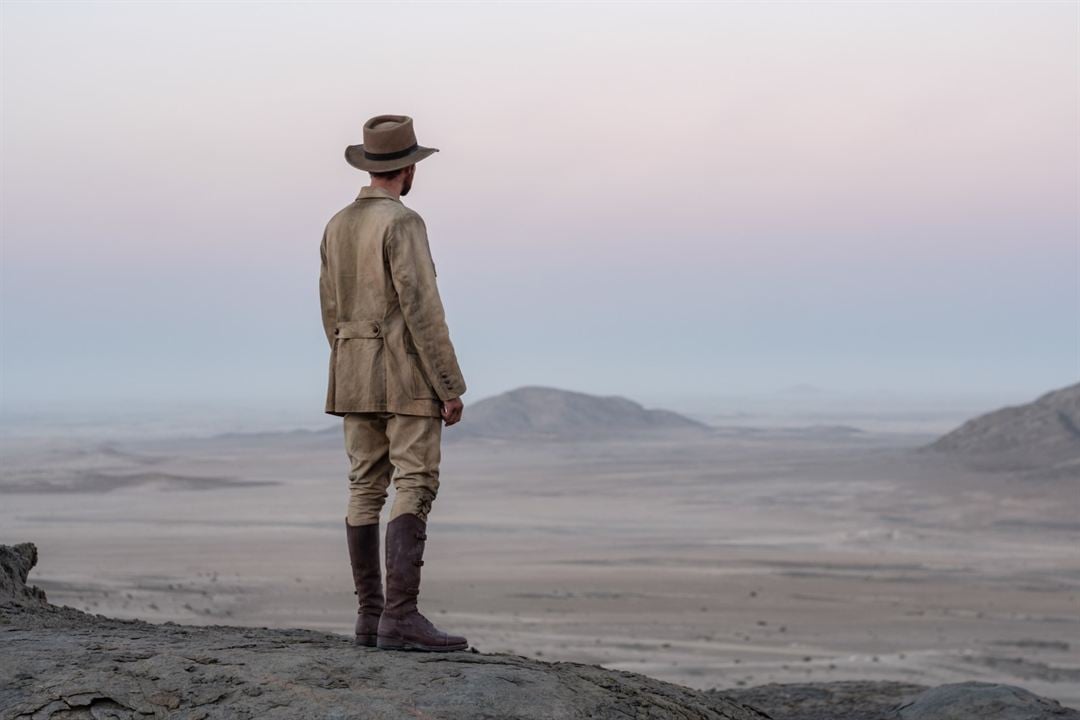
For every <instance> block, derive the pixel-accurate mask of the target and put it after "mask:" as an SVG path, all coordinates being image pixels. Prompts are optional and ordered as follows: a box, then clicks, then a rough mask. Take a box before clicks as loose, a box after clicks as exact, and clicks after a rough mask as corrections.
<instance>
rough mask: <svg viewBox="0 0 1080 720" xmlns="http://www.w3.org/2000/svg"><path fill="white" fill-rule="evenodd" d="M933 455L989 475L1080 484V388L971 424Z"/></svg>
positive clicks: (943, 442)
mask: <svg viewBox="0 0 1080 720" xmlns="http://www.w3.org/2000/svg"><path fill="white" fill-rule="evenodd" d="M929 449H931V450H935V451H939V452H944V453H948V454H951V455H955V456H958V457H961V458H963V459H965V460H968V461H969V462H970V463H971V464H973V465H975V466H977V467H980V468H982V469H987V470H1022V471H1030V472H1036V473H1038V474H1050V475H1055V476H1069V475H1071V476H1074V477H1078V478H1080V383H1078V384H1076V385H1070V386H1069V387H1065V388H1061V389H1060V390H1054V391H1053V392H1048V393H1046V394H1045V395H1043V396H1041V397H1039V398H1038V399H1037V400H1035V401H1034V402H1030V403H1027V404H1025V405H1016V406H1010V407H1005V408H1001V409H1000V410H995V411H994V412H991V413H987V414H986V415H980V416H979V417H976V418H973V419H972V420H968V421H967V422H966V423H964V424H963V425H961V426H960V427H958V428H957V429H956V430H953V431H952V432H950V433H949V434H947V435H945V436H943V437H941V438H940V439H938V440H937V441H936V442H934V443H933V444H932V445H930V446H929Z"/></svg>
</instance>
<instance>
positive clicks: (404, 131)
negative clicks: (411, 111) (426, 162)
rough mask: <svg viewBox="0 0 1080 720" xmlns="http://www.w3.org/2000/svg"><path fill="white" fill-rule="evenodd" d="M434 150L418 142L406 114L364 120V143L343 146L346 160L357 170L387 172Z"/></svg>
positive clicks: (422, 157) (434, 150)
mask: <svg viewBox="0 0 1080 720" xmlns="http://www.w3.org/2000/svg"><path fill="white" fill-rule="evenodd" d="M437 152H439V148H429V147H424V146H423V145H418V144H417V142H416V133H415V132H413V121H412V118H411V117H409V116H408V115H376V116H375V117H373V118H371V119H370V120H368V121H367V122H366V123H364V143H363V144H362V145H350V146H349V147H347V148H345V161H346V162H348V163H349V164H350V165H352V166H353V167H354V168H357V169H359V170H367V171H368V172H389V171H390V170H397V169H399V168H403V167H408V166H409V165H412V164H413V163H415V162H420V161H421V160H423V159H424V158H426V157H427V156H428V155H431V154H432V153H437Z"/></svg>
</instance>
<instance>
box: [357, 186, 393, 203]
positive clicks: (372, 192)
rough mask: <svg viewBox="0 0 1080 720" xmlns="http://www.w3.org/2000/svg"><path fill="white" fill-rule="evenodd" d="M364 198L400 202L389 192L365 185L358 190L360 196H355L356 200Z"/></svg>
mask: <svg viewBox="0 0 1080 720" xmlns="http://www.w3.org/2000/svg"><path fill="white" fill-rule="evenodd" d="M365 198H386V199H387V200H393V201H394V202H401V199H400V198H397V197H395V196H394V194H393V193H391V192H390V191H388V190H384V189H383V188H381V187H375V186H373V185H365V186H364V187H362V188H360V194H359V195H357V196H356V199H357V200H363V199H365Z"/></svg>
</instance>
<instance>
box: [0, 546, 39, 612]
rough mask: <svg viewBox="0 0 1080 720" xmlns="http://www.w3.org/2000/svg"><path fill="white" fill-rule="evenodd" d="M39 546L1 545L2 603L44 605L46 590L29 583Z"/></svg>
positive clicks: (0, 593)
mask: <svg viewBox="0 0 1080 720" xmlns="http://www.w3.org/2000/svg"><path fill="white" fill-rule="evenodd" d="M37 557H38V556H37V546H36V545H34V544H33V543H21V544H19V545H15V546H11V545H0V605H4V604H9V605H14V606H18V607H22V606H27V605H30V606H44V605H45V604H46V602H47V601H46V598H45V591H44V590H42V589H41V588H39V587H35V586H33V585H27V578H28V577H29V576H30V571H31V570H32V569H33V568H34V566H35V565H37Z"/></svg>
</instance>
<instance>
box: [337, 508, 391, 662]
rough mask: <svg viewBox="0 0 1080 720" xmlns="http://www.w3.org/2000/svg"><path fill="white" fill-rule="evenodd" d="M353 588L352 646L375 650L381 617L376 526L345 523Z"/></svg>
mask: <svg viewBox="0 0 1080 720" xmlns="http://www.w3.org/2000/svg"><path fill="white" fill-rule="evenodd" d="M345 536H346V538H347V539H348V543H349V562H350V563H352V576H353V584H354V585H355V586H356V590H355V591H354V592H355V593H356V599H357V604H358V607H357V610H356V644H357V645H366V646H368V647H375V646H376V642H377V641H376V636H377V634H378V631H379V618H380V617H381V616H382V613H383V587H382V572H381V571H380V569H379V523H372V524H370V525H350V524H349V520H348V519H347V518H346V520H345Z"/></svg>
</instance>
